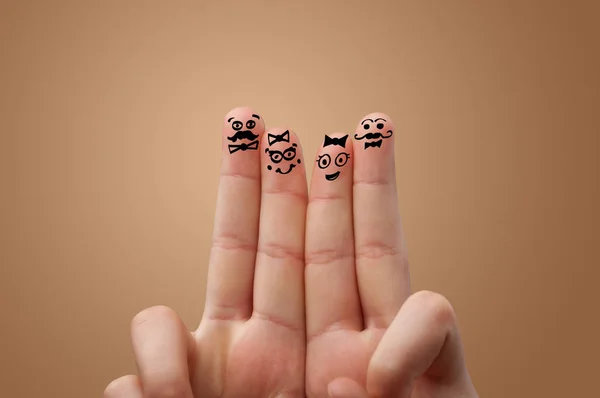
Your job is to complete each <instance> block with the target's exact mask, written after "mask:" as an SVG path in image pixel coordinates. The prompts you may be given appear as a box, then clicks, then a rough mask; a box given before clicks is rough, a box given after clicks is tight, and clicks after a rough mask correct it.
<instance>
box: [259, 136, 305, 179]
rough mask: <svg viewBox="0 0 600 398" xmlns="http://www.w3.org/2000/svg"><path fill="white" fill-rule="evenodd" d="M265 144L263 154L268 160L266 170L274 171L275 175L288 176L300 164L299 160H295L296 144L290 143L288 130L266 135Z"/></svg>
mask: <svg viewBox="0 0 600 398" xmlns="http://www.w3.org/2000/svg"><path fill="white" fill-rule="evenodd" d="M267 143H268V147H267V148H265V153H266V154H267V155H268V156H269V160H270V164H268V165H267V170H274V171H275V173H277V174H289V173H291V172H292V170H294V167H296V165H297V164H300V162H301V161H300V159H296V155H297V149H298V144H296V143H295V142H293V143H292V142H290V132H289V130H286V131H284V132H283V133H281V134H276V133H267Z"/></svg>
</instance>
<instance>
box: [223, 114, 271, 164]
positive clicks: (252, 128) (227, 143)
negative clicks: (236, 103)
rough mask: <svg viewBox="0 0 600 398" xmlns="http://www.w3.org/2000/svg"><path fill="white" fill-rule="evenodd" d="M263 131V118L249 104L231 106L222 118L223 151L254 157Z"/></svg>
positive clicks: (239, 155)
mask: <svg viewBox="0 0 600 398" xmlns="http://www.w3.org/2000/svg"><path fill="white" fill-rule="evenodd" d="M264 131H265V123H264V120H263V118H262V116H261V115H260V114H259V113H258V112H257V111H256V110H254V109H253V108H251V107H249V106H241V107H237V108H233V109H232V110H230V111H229V112H228V113H227V115H225V117H224V119H223V129H222V136H223V152H225V153H227V154H229V155H234V154H235V155H237V156H238V157H243V156H244V155H243V154H245V155H246V157H247V156H251V157H252V158H256V155H255V154H256V153H257V152H258V147H259V141H260V137H261V135H262V134H263V133H264ZM253 154H254V155H253Z"/></svg>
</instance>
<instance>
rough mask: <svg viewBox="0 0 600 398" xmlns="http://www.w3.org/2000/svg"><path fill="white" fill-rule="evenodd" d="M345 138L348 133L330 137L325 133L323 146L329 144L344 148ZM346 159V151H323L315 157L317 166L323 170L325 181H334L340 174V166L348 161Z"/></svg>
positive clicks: (347, 154) (347, 157)
mask: <svg viewBox="0 0 600 398" xmlns="http://www.w3.org/2000/svg"><path fill="white" fill-rule="evenodd" d="M347 140H348V135H345V136H343V137H340V138H337V137H333V138H332V137H330V136H328V135H326V136H325V141H324V142H323V148H327V147H328V146H331V145H333V146H339V147H341V148H346V141H347ZM348 159H350V154H349V153H347V152H337V153H336V152H332V153H325V154H323V155H319V156H318V157H317V166H319V168H320V169H321V170H323V171H324V172H325V179H326V180H327V181H335V180H336V179H337V178H338V177H339V176H340V174H341V172H342V167H344V166H345V165H346V163H348Z"/></svg>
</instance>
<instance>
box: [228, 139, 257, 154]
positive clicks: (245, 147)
mask: <svg viewBox="0 0 600 398" xmlns="http://www.w3.org/2000/svg"><path fill="white" fill-rule="evenodd" d="M249 149H258V141H254V142H251V143H249V144H246V143H245V142H244V143H241V144H239V145H233V144H231V145H229V153H235V152H237V151H247V150H249Z"/></svg>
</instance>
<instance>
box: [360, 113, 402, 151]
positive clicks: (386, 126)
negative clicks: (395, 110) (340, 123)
mask: <svg viewBox="0 0 600 398" xmlns="http://www.w3.org/2000/svg"><path fill="white" fill-rule="evenodd" d="M388 120H389V118H388V117H387V116H386V115H384V114H382V113H373V114H370V115H367V116H366V117H365V118H364V119H363V120H362V121H361V122H360V124H359V126H358V128H357V131H356V134H354V138H355V139H356V140H357V141H361V140H365V144H364V149H365V150H366V149H369V148H381V144H382V143H383V140H385V139H387V138H390V137H391V136H392V135H394V131H393V126H392V123H391V121H388Z"/></svg>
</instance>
